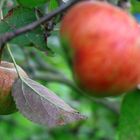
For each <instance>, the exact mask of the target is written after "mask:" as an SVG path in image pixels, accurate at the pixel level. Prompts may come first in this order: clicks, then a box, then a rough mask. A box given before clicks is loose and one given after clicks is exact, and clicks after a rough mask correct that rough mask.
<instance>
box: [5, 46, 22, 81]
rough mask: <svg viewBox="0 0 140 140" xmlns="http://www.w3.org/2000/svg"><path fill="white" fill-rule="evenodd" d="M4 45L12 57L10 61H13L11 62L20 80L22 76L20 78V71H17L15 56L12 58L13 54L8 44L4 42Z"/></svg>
mask: <svg viewBox="0 0 140 140" xmlns="http://www.w3.org/2000/svg"><path fill="white" fill-rule="evenodd" d="M6 47H7V49H8V52H9V54H10V56H11V58H12V61H13V63H14V66H15V69H16V72H17V74H18V77H19V78H20V79H21V80H22V79H23V78H22V76H21V75H20V73H19V70H18V65H17V63H16V61H15V58H14V56H13V54H12V51H11V49H10V46H9V44H6Z"/></svg>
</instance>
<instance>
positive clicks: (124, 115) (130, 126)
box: [119, 90, 140, 140]
mask: <svg viewBox="0 0 140 140" xmlns="http://www.w3.org/2000/svg"><path fill="white" fill-rule="evenodd" d="M119 140H140V91H139V90H136V91H133V92H132V93H130V94H127V95H126V96H125V97H124V100H123V103H122V107H121V116H120V122H119Z"/></svg>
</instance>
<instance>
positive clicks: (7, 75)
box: [0, 61, 27, 115]
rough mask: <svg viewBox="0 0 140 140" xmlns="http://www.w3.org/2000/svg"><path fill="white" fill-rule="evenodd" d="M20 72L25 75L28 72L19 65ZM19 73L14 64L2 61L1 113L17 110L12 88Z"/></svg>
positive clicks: (0, 70)
mask: <svg viewBox="0 0 140 140" xmlns="http://www.w3.org/2000/svg"><path fill="white" fill-rule="evenodd" d="M18 69H19V73H20V74H21V76H23V77H27V74H26V73H25V72H24V71H23V69H22V68H21V67H19V66H18ZM17 78H18V74H17V72H16V69H15V67H14V64H12V63H9V62H6V61H2V62H1V64H0V115H7V114H11V113H13V112H16V111H17V109H16V106H15V103H14V101H13V98H12V95H11V90H12V86H13V84H14V82H15V80H16V79H17Z"/></svg>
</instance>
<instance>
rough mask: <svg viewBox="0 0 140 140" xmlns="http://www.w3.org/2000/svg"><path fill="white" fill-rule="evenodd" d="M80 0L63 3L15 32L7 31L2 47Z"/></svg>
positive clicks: (1, 40) (2, 38) (2, 40)
mask: <svg viewBox="0 0 140 140" xmlns="http://www.w3.org/2000/svg"><path fill="white" fill-rule="evenodd" d="M78 1H79V0H70V1H69V2H67V3H66V4H63V5H61V6H60V7H59V8H58V9H56V10H55V11H53V12H51V13H49V14H47V15H45V16H44V17H42V18H40V19H39V20H37V21H35V22H33V23H30V24H28V25H26V26H24V27H21V28H19V29H17V30H15V31H13V32H7V33H4V34H3V35H1V36H0V48H1V47H3V46H4V45H5V43H6V42H8V41H10V40H12V39H13V38H14V37H17V36H19V35H22V34H24V33H26V32H29V31H32V30H33V29H35V28H37V27H38V26H39V25H41V24H43V23H44V22H46V21H49V20H51V19H52V18H53V17H55V16H57V15H58V14H60V13H62V12H64V11H66V10H67V9H68V8H70V7H71V6H72V5H74V4H75V3H77V2H78Z"/></svg>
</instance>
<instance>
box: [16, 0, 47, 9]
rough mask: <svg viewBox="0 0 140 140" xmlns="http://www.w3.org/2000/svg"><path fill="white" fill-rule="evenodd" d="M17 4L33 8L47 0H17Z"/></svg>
mask: <svg viewBox="0 0 140 140" xmlns="http://www.w3.org/2000/svg"><path fill="white" fill-rule="evenodd" d="M17 1H18V3H19V4H21V5H22V6H24V7H28V8H35V7H36V6H40V5H43V4H45V3H46V2H47V1H48V0H17Z"/></svg>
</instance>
